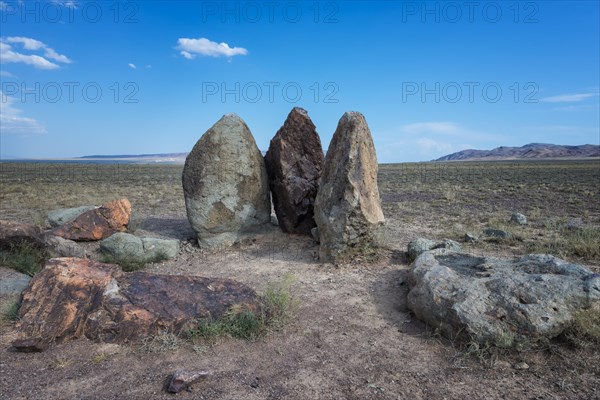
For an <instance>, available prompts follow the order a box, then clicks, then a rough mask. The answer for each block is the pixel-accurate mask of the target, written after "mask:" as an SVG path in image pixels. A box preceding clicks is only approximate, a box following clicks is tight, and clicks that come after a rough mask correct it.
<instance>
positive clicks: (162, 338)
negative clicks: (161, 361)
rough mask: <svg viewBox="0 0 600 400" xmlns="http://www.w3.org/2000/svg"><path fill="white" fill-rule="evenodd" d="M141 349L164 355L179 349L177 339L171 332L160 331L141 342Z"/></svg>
mask: <svg viewBox="0 0 600 400" xmlns="http://www.w3.org/2000/svg"><path fill="white" fill-rule="evenodd" d="M141 348H142V350H144V351H147V352H150V353H164V352H167V351H172V350H176V349H178V348H179V338H178V337H177V335H174V334H173V333H171V332H167V331H160V332H158V333H157V334H156V335H152V336H149V337H147V338H145V339H144V340H142V343H141Z"/></svg>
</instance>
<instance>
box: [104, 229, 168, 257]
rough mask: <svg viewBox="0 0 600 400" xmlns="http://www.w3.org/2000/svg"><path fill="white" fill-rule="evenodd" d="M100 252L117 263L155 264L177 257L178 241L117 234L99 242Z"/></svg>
mask: <svg viewBox="0 0 600 400" xmlns="http://www.w3.org/2000/svg"><path fill="white" fill-rule="evenodd" d="M100 251H101V252H102V253H103V254H106V255H109V256H111V257H114V258H115V260H117V262H118V260H128V261H132V262H140V263H147V262H156V261H161V260H166V259H170V258H173V257H175V256H177V254H178V253H179V241H178V240H165V239H155V238H139V237H137V236H135V235H131V234H129V233H123V232H118V233H115V234H114V235H112V236H110V237H109V238H106V239H104V240H103V241H101V242H100Z"/></svg>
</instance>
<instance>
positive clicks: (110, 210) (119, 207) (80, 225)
mask: <svg viewBox="0 0 600 400" xmlns="http://www.w3.org/2000/svg"><path fill="white" fill-rule="evenodd" d="M130 218H131V203H129V200H127V199H120V200H115V201H111V202H110V203H106V204H104V205H103V206H102V207H99V208H96V209H93V210H89V211H86V212H84V213H83V214H81V215H80V216H79V217H77V218H75V219H74V220H73V221H71V222H67V223H66V224H64V225H61V226H59V227H57V228H54V229H53V230H51V231H50V233H51V234H52V235H55V236H60V237H62V238H65V239H69V240H76V241H91V240H101V239H105V238H107V237H109V236H111V235H112V234H113V233H116V232H122V231H124V230H125V229H126V228H127V225H128V224H129V220H130Z"/></svg>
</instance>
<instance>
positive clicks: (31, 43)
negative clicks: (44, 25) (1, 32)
mask: <svg viewBox="0 0 600 400" xmlns="http://www.w3.org/2000/svg"><path fill="white" fill-rule="evenodd" d="M4 41H5V42H6V43H21V44H22V45H23V48H24V49H25V50H33V51H35V50H39V49H41V48H44V47H46V45H45V44H44V43H42V42H40V41H39V40H35V39H31V38H26V37H21V36H12V37H8V38H6V39H5V40H4Z"/></svg>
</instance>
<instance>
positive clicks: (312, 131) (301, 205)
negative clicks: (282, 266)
mask: <svg viewBox="0 0 600 400" xmlns="http://www.w3.org/2000/svg"><path fill="white" fill-rule="evenodd" d="M323 163H324V156H323V148H322V147H321V139H320V138H319V134H318V133H317V130H316V128H315V125H314V124H313V122H312V121H311V119H310V117H309V116H308V113H307V112H306V110H304V109H302V108H300V107H294V108H293V109H292V111H291V112H290V113H289V115H288V117H287V119H286V120H285V123H284V124H283V126H282V127H281V128H280V129H279V130H278V131H277V133H276V134H275V137H273V139H271V144H270V146H269V150H268V151H267V154H266V155H265V164H266V166H267V173H268V175H269V184H270V187H271V193H272V196H273V205H274V207H275V213H276V214H277V220H278V221H279V226H280V227H281V229H282V230H283V231H284V232H288V233H300V234H304V235H310V231H311V229H312V228H314V227H316V223H315V219H314V203H315V197H316V196H317V190H318V188H319V178H320V177H321V173H322V170H323Z"/></svg>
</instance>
